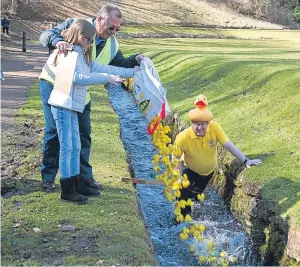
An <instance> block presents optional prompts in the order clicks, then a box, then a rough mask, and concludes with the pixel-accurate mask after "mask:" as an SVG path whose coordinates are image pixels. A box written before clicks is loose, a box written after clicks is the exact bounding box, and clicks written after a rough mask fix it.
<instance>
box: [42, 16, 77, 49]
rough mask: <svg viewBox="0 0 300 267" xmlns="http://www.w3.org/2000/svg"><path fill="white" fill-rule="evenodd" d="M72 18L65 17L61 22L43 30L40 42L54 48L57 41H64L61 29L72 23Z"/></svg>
mask: <svg viewBox="0 0 300 267" xmlns="http://www.w3.org/2000/svg"><path fill="white" fill-rule="evenodd" d="M73 21H74V19H72V18H71V19H67V20H65V21H64V22H63V23H61V24H59V25H57V26H55V27H53V28H51V29H48V30H46V31H43V32H42V34H41V36H40V42H41V44H42V45H43V46H46V47H48V48H49V49H55V48H56V47H57V43H58V42H64V38H63V37H62V36H61V32H62V31H63V30H66V29H68V28H69V27H70V26H71V24H72V23H73Z"/></svg>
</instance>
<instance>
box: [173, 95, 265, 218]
mask: <svg viewBox="0 0 300 267" xmlns="http://www.w3.org/2000/svg"><path fill="white" fill-rule="evenodd" d="M194 105H195V108H194V109H191V110H190V111H189V113H188V118H189V119H190V121H191V124H192V125H191V126H190V127H189V128H187V129H185V130H183V131H182V132H180V133H179V134H178V135H177V136H176V138H175V142H174V147H175V150H174V153H173V161H176V162H177V161H178V170H179V173H180V177H181V176H182V175H186V176H187V178H188V180H189V183H190V184H189V185H188V186H187V187H185V188H184V187H183V188H181V190H180V197H179V198H178V200H185V201H187V200H188V199H189V198H194V197H196V195H198V194H201V193H202V192H203V191H204V190H205V188H206V187H207V185H208V183H209V181H210V180H211V178H212V177H213V173H214V170H215V168H216V166H217V160H218V158H217V144H218V143H220V144H221V145H222V146H223V147H224V148H225V149H226V150H227V151H229V152H231V154H232V155H233V156H235V157H236V158H237V159H239V160H240V161H242V162H243V163H244V165H245V166H246V167H248V168H250V167H251V166H252V165H257V164H260V163H261V160H260V159H252V160H251V159H248V158H247V157H246V156H245V155H244V154H243V153H242V152H241V151H240V150H239V149H238V148H237V147H236V146H234V144H233V143H232V142H231V141H230V140H229V138H228V136H227V135H226V133H225V132H224V130H223V129H222V127H221V126H220V125H219V124H218V123H217V122H216V121H214V120H212V119H213V114H212V113H211V111H209V110H208V108H207V105H208V100H207V98H206V96H204V95H199V96H198V97H197V98H196V100H195V101H194ZM189 213H191V206H189V205H187V206H186V207H185V208H183V209H181V214H182V215H183V216H186V215H187V214H189Z"/></svg>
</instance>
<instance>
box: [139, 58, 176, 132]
mask: <svg viewBox="0 0 300 267" xmlns="http://www.w3.org/2000/svg"><path fill="white" fill-rule="evenodd" d="M140 67H141V69H140V70H139V71H137V72H136V73H135V74H134V87H133V95H134V98H135V99H136V101H137V103H138V105H139V108H140V109H141V111H142V113H143V114H144V115H145V116H146V118H147V120H148V121H149V122H151V121H152V120H153V119H154V117H155V116H159V118H161V119H164V118H165V117H166V115H168V114H169V113H170V112H171V109H170V106H169V104H168V101H167V97H166V90H165V88H163V86H162V84H161V81H160V78H159V75H158V72H157V70H156V69H155V67H154V64H153V62H152V61H151V59H150V58H147V57H145V58H143V60H142V61H141V64H140ZM158 123H159V120H157V121H156V122H155V123H154V126H153V127H152V128H151V127H150V125H149V126H148V133H149V134H153V132H154V131H155V129H156V127H157V125H158Z"/></svg>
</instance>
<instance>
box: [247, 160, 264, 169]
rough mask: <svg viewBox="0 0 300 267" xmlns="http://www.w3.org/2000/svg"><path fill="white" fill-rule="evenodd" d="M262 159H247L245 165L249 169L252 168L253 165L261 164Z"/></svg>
mask: <svg viewBox="0 0 300 267" xmlns="http://www.w3.org/2000/svg"><path fill="white" fill-rule="evenodd" d="M261 163H262V161H261V159H247V161H246V163H245V165H246V167H247V168H251V166H252V165H258V164H261Z"/></svg>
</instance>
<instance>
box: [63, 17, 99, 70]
mask: <svg viewBox="0 0 300 267" xmlns="http://www.w3.org/2000/svg"><path fill="white" fill-rule="evenodd" d="M61 35H62V37H64V41H66V42H68V43H70V44H78V43H79V38H80V35H83V36H84V37H86V38H87V39H89V40H93V39H94V38H95V35H96V29H95V27H94V26H93V25H92V24H91V23H90V22H88V21H87V20H85V19H76V20H74V22H73V23H72V25H71V27H70V28H68V29H66V30H64V31H63V32H62V33H61ZM84 55H85V60H86V62H87V64H88V65H91V63H92V46H90V47H89V49H88V50H87V51H86V52H85V54H84Z"/></svg>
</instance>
